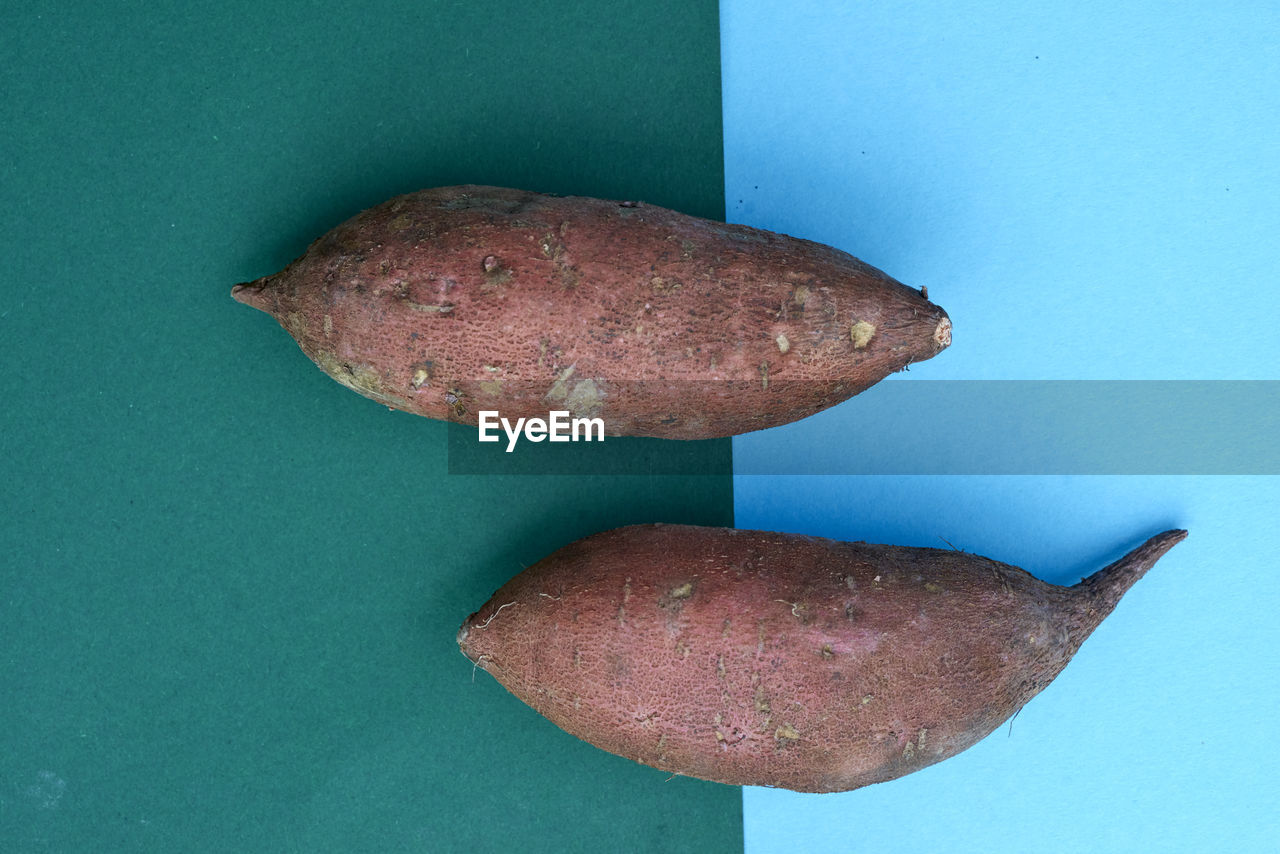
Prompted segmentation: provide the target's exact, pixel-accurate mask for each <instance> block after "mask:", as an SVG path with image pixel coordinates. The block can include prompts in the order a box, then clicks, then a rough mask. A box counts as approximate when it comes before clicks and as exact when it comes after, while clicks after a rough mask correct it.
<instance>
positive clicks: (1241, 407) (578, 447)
mask: <svg viewBox="0 0 1280 854" xmlns="http://www.w3.org/2000/svg"><path fill="white" fill-rule="evenodd" d="M664 391H665V393H668V394H669V393H670V386H669V385H667V386H664ZM678 391H679V394H678V395H677V397H678V398H679V399H680V400H682V401H684V402H685V403H684V404H682V405H683V406H685V407H689V402H692V401H698V400H712V399H715V398H717V397H724V396H725V389H724V388H721V387H719V386H717V385H716V384H709V383H708V384H694V383H689V384H687V386H681V387H680V388H679V389H678ZM801 391H803V390H802V389H795V388H791V389H785V388H780V389H779V394H783V395H799V396H801V397H803V395H801V394H799V393H800V392H801ZM606 404H607V401H606ZM448 435H449V439H448V444H449V452H448V457H449V471H450V473H452V474H531V475H546V474H572V475H584V474H638V475H650V476H652V475H666V474H691V473H717V472H718V473H724V472H727V470H728V467H729V465H730V459H729V443H728V441H727V440H706V441H705V442H698V441H693V442H690V441H680V440H670V439H649V438H618V437H608V438H606V440H605V441H604V442H584V443H577V442H575V443H555V444H553V443H551V442H545V441H544V442H541V443H532V442H529V441H522V442H520V443H519V445H518V447H516V448H514V450H513V451H511V452H508V451H507V450H506V447H507V443H506V442H505V441H503V442H492V443H484V444H482V443H480V442H479V441H478V434H477V429H476V428H475V427H474V426H470V427H469V426H464V425H461V424H452V425H450V428H449V431H448ZM713 448H714V451H712V452H711V453H708V451H710V450H711V449H713ZM732 448H733V452H732V467H733V472H734V474H739V475H753V474H789V475H794V474H813V475H823V474H893V475H908V474H964V475H973V474H1135V475H1137V474H1148V475H1149V474H1248V475H1259V474H1261V475H1272V474H1280V381H1270V380H1258V381H1244V380H1241V381H1234V380H1231V381H1227V380H1204V381H1194V380H1114V381H1113V380H1096V381H1095V380H1048V381H1041V380H1034V381H1033V380H910V379H902V380H889V381H887V382H882V383H880V384H879V385H876V386H874V387H872V388H871V389H869V390H867V391H865V392H863V393H862V394H860V395H858V396H857V397H854V398H852V399H850V400H848V401H845V402H844V403H841V404H839V405H838V406H835V407H833V408H831V409H828V410H826V411H823V412H820V413H818V414H817V415H814V416H811V417H809V418H805V419H802V420H800V421H797V422H794V423H791V424H786V425H783V426H781V427H775V428H772V429H769V430H762V431H757V432H754V433H746V434H743V435H741V436H738V437H736V438H735V439H734V440H733V446H732Z"/></svg>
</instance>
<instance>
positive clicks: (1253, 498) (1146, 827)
mask: <svg viewBox="0 0 1280 854" xmlns="http://www.w3.org/2000/svg"><path fill="white" fill-rule="evenodd" d="M721 17H722V32H721V38H722V45H723V56H724V83H723V85H724V105H725V107H724V108H725V151H726V157H725V171H726V201H727V205H726V208H727V212H728V216H729V218H730V219H731V220H732V221H735V222H743V223H747V224H751V225H755V226H759V227H764V228H770V229H774V230H777V231H783V232H786V233H790V234H794V235H797V236H800V237H806V238H810V239H815V240H820V241H823V242H826V243H830V244H833V245H835V246H838V247H840V248H842V249H845V250H847V251H849V252H852V253H853V254H855V255H857V256H858V257H860V258H862V259H863V260H865V261H867V262H869V263H871V264H874V265H875V266H878V267H881V268H882V269H884V270H885V271H887V272H889V273H890V274H891V275H893V276H895V277H896V278H899V279H900V280H902V281H904V282H906V283H907V284H910V285H913V286H927V287H928V288H929V295H930V298H931V299H933V300H934V301H935V302H937V303H938V304H939V305H941V306H943V307H944V308H945V309H946V310H947V311H948V312H949V313H950V315H951V318H952V320H953V322H954V325H955V332H954V343H953V345H952V347H951V348H950V349H949V350H947V351H945V352H943V353H942V354H940V355H939V356H937V357H936V358H934V359H933V360H930V361H928V362H924V363H921V364H918V365H915V366H913V367H912V369H911V371H910V372H909V373H907V374H901V375H896V376H894V377H892V378H890V379H889V380H888V381H887V382H895V383H896V382H911V381H913V380H921V379H929V380H999V379H1019V380H1048V379H1056V380H1138V379H1145V380H1277V379H1280V336H1278V335H1277V334H1276V326H1277V324H1276V318H1277V317H1280V281H1278V280H1280V276H1278V275H1277V273H1278V268H1280V265H1278V264H1277V256H1278V255H1280V248H1278V247H1280V203H1278V202H1277V199H1280V120H1278V119H1277V116H1280V85H1277V81H1280V51H1277V50H1276V49H1275V45H1276V43H1277V39H1278V37H1280V7H1277V6H1275V5H1274V4H1266V3H1248V2H1240V3H1232V4H1227V5H1226V6H1212V7H1202V8H1192V7H1189V6H1186V5H1185V4H1158V3H1122V4H1114V3H1111V4H1103V3H1084V4H1071V5H1062V4H1056V3H1054V4H1049V3H1031V4H1026V3H1024V4H1015V5H1009V4H996V3H989V2H984V3H956V4H934V3H902V2H886V3H872V4H862V3H860V4H837V3H826V4H823V3H809V2H802V3H791V4H785V5H780V4H768V3H763V2H758V0H724V2H722V5H721ZM857 402H858V401H857V400H855V401H853V402H851V403H848V404H844V405H842V406H841V407H837V408H836V409H834V410H832V411H830V412H828V413H824V414H822V415H820V416H817V418H815V419H814V421H815V423H816V422H817V421H818V419H821V425H822V427H823V429H820V430H817V431H816V433H815V431H814V430H813V429H810V428H809V427H808V425H807V426H806V429H805V430H803V431H799V432H798V433H792V434H790V435H788V428H779V429H777V430H773V431H765V432H763V433H759V434H752V435H749V436H746V437H742V438H740V439H737V440H735V443H734V462H735V470H736V471H739V472H743V471H752V470H756V471H760V470H770V469H769V466H770V465H774V466H776V461H777V459H778V458H779V457H780V455H781V453H782V451H781V449H782V448H783V447H785V443H786V442H787V441H794V440H795V439H796V438H797V437H798V436H800V435H801V434H803V441H806V442H811V443H814V445H815V446H817V445H823V446H825V447H826V449H827V451H829V449H830V448H831V447H836V448H839V447H840V446H841V444H842V442H843V441H845V437H847V436H848V435H850V431H854V430H856V429H857V428H858V424H859V422H858V419H857V418H856V414H855V413H856V407H855V406H854V404H856V403H857ZM939 417H942V418H945V413H940V415H939ZM1208 421H1209V422H1210V423H1211V422H1212V419H1208ZM1164 426H1165V427H1167V425H1164ZM1028 428H1029V429H1030V428H1034V429H1036V430H1040V431H1052V430H1053V429H1054V427H1053V425H1051V424H1050V425H1046V424H1040V423H1037V424H1034V425H1028ZM1216 438H1218V437H1215V436H1213V435H1207V436H1205V437H1204V443H1205V448H1206V453H1207V452H1208V449H1209V448H1210V447H1211V446H1212V443H1213V442H1214V441H1215V439H1216ZM1098 443H1099V448H1100V449H1103V448H1105V445H1106V436H1105V435H1104V436H1099V437H1098ZM956 444H957V446H959V447H960V448H963V445H964V443H963V441H960V442H957V443H956ZM824 453H826V451H824ZM961 468H963V467H961ZM775 470H776V469H775ZM1190 470H1195V469H1194V467H1190ZM734 496H735V519H736V524H737V525H738V526H739V527H743V528H766V529H773V530H787V531H800V532H805V533H811V534H819V535H825V536H832V537H838V538H847V539H866V540H871V541H880V542H894V543H902V544H911V545H930V546H939V545H942V544H943V540H945V541H947V542H949V543H951V544H953V545H955V546H956V547H958V548H963V549H966V550H969V551H974V552H978V553H981V554H986V555H988V556H990V557H993V558H996V559H998V560H1002V561H1006V562H1009V563H1013V564H1016V565H1020V566H1023V567H1025V568H1027V569H1028V570H1029V571H1031V572H1033V573H1034V574H1036V575H1039V576H1040V577H1043V578H1046V579H1047V580H1050V581H1054V582H1057V583H1072V582H1074V581H1076V580H1078V578H1079V577H1081V576H1082V575H1084V574H1087V573H1088V572H1091V571H1093V570H1094V569H1097V568H1099V567H1100V566H1102V565H1103V564H1105V563H1107V562H1109V561H1110V560H1113V559H1115V558H1116V557H1118V556H1119V555H1120V554H1121V553H1122V552H1123V551H1124V550H1126V549H1127V548H1129V547H1132V546H1133V545H1136V544H1137V543H1138V542H1140V541H1141V540H1142V539H1144V538H1145V537H1146V536H1149V535H1151V534H1154V533H1156V532H1158V531H1160V530H1163V529H1165V528H1168V527H1175V526H1176V527H1186V528H1188V529H1189V530H1190V532H1191V535H1190V537H1189V538H1188V540H1187V541H1186V542H1185V543H1182V544H1181V545H1179V546H1177V547H1176V548H1175V549H1174V550H1173V551H1172V552H1170V554H1169V555H1168V556H1167V557H1166V558H1164V560H1163V561H1162V562H1161V564H1160V565H1159V566H1158V567H1157V569H1156V570H1155V571H1153V572H1152V573H1151V575H1149V576H1148V577H1147V578H1146V579H1144V580H1143V581H1142V582H1141V583H1140V584H1139V585H1137V586H1136V587H1135V588H1134V589H1133V590H1132V591H1131V592H1130V593H1129V595H1128V596H1126V598H1125V600H1124V601H1123V602H1122V603H1121V604H1120V606H1119V608H1118V609H1117V610H1116V612H1115V613H1114V614H1113V615H1112V616H1111V617H1110V618H1109V619H1108V620H1107V621H1106V622H1105V623H1104V624H1103V626H1102V627H1101V628H1100V629H1099V630H1098V631H1097V632H1096V633H1095V634H1094V635H1093V637H1091V638H1090V639H1089V641H1088V642H1087V643H1086V644H1085V645H1084V647H1083V649H1082V650H1081V652H1080V654H1079V655H1077V657H1076V659H1075V660H1074V661H1073V662H1072V664H1071V665H1070V666H1069V667H1068V668H1067V669H1066V671H1065V672H1064V673H1063V674H1062V675H1061V676H1060V677H1059V678H1058V679H1057V680H1056V681H1055V682H1054V683H1053V684H1052V685H1050V686H1049V687H1048V688H1047V689H1046V690H1045V691H1044V693H1042V694H1041V695H1040V696H1038V697H1037V698H1035V699H1034V700H1033V701H1032V702H1031V703H1030V704H1028V706H1027V707H1026V708H1025V709H1024V710H1023V711H1022V712H1021V713H1020V714H1019V715H1018V717H1017V718H1016V720H1015V721H1014V722H1013V725H1012V729H1011V731H1010V729H1009V728H1007V727H1006V728H1002V729H1000V730H998V731H997V732H996V733H993V734H992V735H991V736H990V737H988V738H987V739H986V740H984V741H983V742H982V743H980V744H979V745H977V746H976V747H974V748H972V749H971V750H969V751H967V752H965V753H963V754H961V755H960V756H958V757H956V758H953V759H950V760H947V761H946V762H944V763H942V764H940V765H936V766H933V767H932V768H930V769H927V770H925V771H923V772H920V773H917V774H914V775H911V776H908V777H906V778H903V779H900V780H897V781H893V782H890V783H885V784H881V785H877V786H872V787H869V788H867V789H862V790H859V791H856V792H851V793H844V794H837V795H817V796H815V795H797V794H793V793H788V792H780V791H771V790H766V789H747V790H744V806H745V815H746V818H745V822H746V850H747V851H748V852H750V854H764V852H792V851H806V852H837V851H839V852H854V851H877V852H892V851H958V852H963V851H991V852H998V851H1135V850H1159V851H1204V850H1233V851H1269V850H1274V847H1273V846H1274V844H1275V838H1276V836H1277V833H1280V822H1278V821H1277V818H1276V812H1277V811H1276V809H1275V804H1276V802H1277V799H1278V798H1277V796H1278V795H1280V788H1278V786H1277V783H1276V778H1275V774H1274V773H1273V770H1272V769H1274V768H1276V767H1278V766H1280V751H1278V749H1277V747H1276V739H1275V735H1276V734H1277V732H1278V731H1280V728H1278V727H1277V724H1276V722H1275V720H1276V713H1275V709H1276V708H1277V706H1280V690H1278V688H1277V686H1278V684H1280V666H1278V665H1277V663H1276V657H1275V653H1274V651H1275V650H1276V649H1277V647H1278V646H1280V628H1277V626H1278V625H1280V619H1278V618H1277V617H1276V616H1275V614H1276V613H1277V612H1280V608H1278V607H1277V600H1278V598H1280V597H1278V596H1277V594H1276V593H1275V591H1274V589H1273V581H1274V579H1275V578H1276V557H1275V555H1276V554H1277V553H1280V535H1278V534H1277V533H1276V522H1277V519H1278V518H1280V479H1277V478H1276V477H1262V476H1252V477H1250V476H1192V475H1167V476H1146V475H1136V474H1135V475H1107V476H1070V477H1064V476H1054V475H1026V476H1011V475H999V476H997V475H988V476H983V475H952V476H941V475H918V476H910V475H883V476H880V475H860V476H855V475H840V476H780V475H740V476H738V477H736V478H735V486H734Z"/></svg>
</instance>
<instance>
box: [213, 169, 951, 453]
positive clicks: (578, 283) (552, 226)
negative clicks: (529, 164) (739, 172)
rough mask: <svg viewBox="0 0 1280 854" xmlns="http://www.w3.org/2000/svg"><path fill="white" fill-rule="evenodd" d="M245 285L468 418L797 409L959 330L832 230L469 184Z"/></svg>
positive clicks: (324, 346)
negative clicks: (765, 226) (785, 229)
mask: <svg viewBox="0 0 1280 854" xmlns="http://www.w3.org/2000/svg"><path fill="white" fill-rule="evenodd" d="M232 295H233V296H234V297H235V298H236V299H238V300H240V301H241V302H244V303H247V304H249V305H252V306H255V307H257V308H260V309H262V310H263V311H266V312H268V313H270V314H272V315H273V316H274V317H275V318H276V319H277V320H278V321H279V322H280V323H281V325H282V326H284V328H285V329H286V330H287V331H288V332H289V333H290V334H291V335H292V336H293V337H294V338H295V339H296V340H297V342H298V344H299V345H300V346H301V348H302V349H303V351H304V352H305V353H306V354H307V355H308V356H309V357H310V358H311V359H312V360H313V361H315V362H316V364H317V365H319V366H320V367H321V368H322V369H323V370H324V371H325V372H327V373H328V374H329V375H330V376H332V377H333V378H334V379H336V380H338V381H339V382H341V383H343V384H344V385H346V386H348V387H350V388H352V389H353V390H355V391H357V392H359V393H360V394H363V395H365V396H367V397H370V398H372V399H374V400H377V401H380V402H382V403H384V404H386V405H387V406H390V407H392V408H395V409H402V410H404V411H407V412H414V413H417V414H419V415H425V416H427V417H430V418H439V419H448V420H453V421H460V422H463V423H468V424H475V423H476V420H477V413H478V412H479V411H480V410H486V409H488V410H498V411H499V412H500V413H501V414H502V416H503V417H507V418H510V419H511V420H512V421H514V419H515V418H517V417H546V414H547V412H548V411H549V410H550V409H562V410H568V411H570V412H571V413H573V415H575V416H581V417H601V418H603V419H604V421H605V431H606V433H608V434H610V435H641V436H660V437H667V438H680V439H699V438H711V437H718V436H727V435H733V434H737V433H743V432H747V431H751V430H757V429H762V428H765V427H771V426H774V425H777V424H782V423H786V422H789V421H794V420H797V419H799V418H803V417H805V416H808V415H811V414H813V413H815V412H817V411H819V410H821V409H825V408H826V407H829V406H832V405H834V404H836V403H839V402H840V401H843V400H845V399H847V398H849V397H851V396H853V395H855V394H857V393H858V392H860V391H862V390H864V389H866V388H867V387H869V386H871V385H873V384H874V383H876V382H878V381H879V380H881V379H883V378H884V377H885V376H887V375H888V374H890V373H892V372H894V371H898V370H902V369H903V368H905V367H906V366H907V365H908V364H910V363H912V362H916V361H920V360H923V359H927V358H930V357H931V356H933V355H934V354H936V353H937V352H939V351H940V350H941V349H943V348H944V347H946V346H947V345H948V344H949V343H950V341H951V321H950V319H949V318H948V317H947V315H946V313H945V312H944V311H942V309H940V308H939V307H938V306H936V305H934V304H932V303H931V302H929V301H928V300H927V299H926V298H925V297H924V296H922V294H921V292H920V291H917V290H915V289H913V288H909V287H907V286H905V285H903V284H901V283H899V282H896V281H894V280H893V279H891V278H890V277H888V276H887V275H885V274H884V273H882V272H880V271H879V270H876V269H875V268H873V267H871V266H869V265H867V264H864V263H862V262H861V261H859V260H857V259H856V258H854V257H853V256H851V255H848V254H847V253H844V252H841V251H839V250H837V249H833V248H831V247H829V246H824V245H821V244H818V243H813V242H810V241H807V240H801V239H797V238H793V237H787V236H785V235H780V234H775V233H772V232H768V231H762V230H758V229H753V228H748V227H746V226H740V225H729V224H725V223H721V222H715V221H712V220H706V219H700V218H698V217H692V216H688V215H685V214H681V213H677V212H675V211H670V210H666V209H664V208H660V207H655V206H652V205H647V204H638V203H631V202H618V201H607V200H601V199H591V198H586V197H574V196H566V197H560V196H549V195H543V194H539V193H533V192H527V191H522V190H510V189H504V188H497V187H484V186H475V185H468V186H460V187H442V188H437V189H432V190H423V191H420V192H417V193H412V194H409V195H405V196H399V197H397V198H394V199H392V200H390V201H388V202H386V203H384V204H382V205H379V206H377V207H374V208H371V209H370V210H367V211H365V212H363V213H361V214H358V215H357V216H355V217H353V218H352V219H350V220H349V221H347V222H345V223H343V224H342V225H339V226H338V227H336V228H334V229H333V230H332V231H330V232H329V233H327V234H325V235H324V236H323V237H321V238H320V239H319V240H317V241H315V243H313V244H312V245H311V247H310V248H309V249H308V250H307V252H306V253H305V254H304V255H303V256H302V257H300V258H299V259H297V260H296V261H294V262H293V263H292V264H290V265H289V266H288V267H287V268H285V269H284V270H283V271H281V272H280V273H278V274H276V275H273V276H267V277H265V278H262V279H259V280H257V281H255V282H249V283H245V284H241V285H237V286H236V287H235V288H234V289H233V290H232Z"/></svg>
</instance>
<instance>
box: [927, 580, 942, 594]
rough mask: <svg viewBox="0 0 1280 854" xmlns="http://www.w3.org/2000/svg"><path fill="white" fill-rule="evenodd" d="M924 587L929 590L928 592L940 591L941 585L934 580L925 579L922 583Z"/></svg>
mask: <svg viewBox="0 0 1280 854" xmlns="http://www.w3.org/2000/svg"><path fill="white" fill-rule="evenodd" d="M924 589H925V590H927V591H929V592H930V593H941V592H942V585H941V584H938V583H937V582H935V581H926V582H925V585H924Z"/></svg>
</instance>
